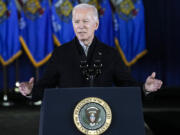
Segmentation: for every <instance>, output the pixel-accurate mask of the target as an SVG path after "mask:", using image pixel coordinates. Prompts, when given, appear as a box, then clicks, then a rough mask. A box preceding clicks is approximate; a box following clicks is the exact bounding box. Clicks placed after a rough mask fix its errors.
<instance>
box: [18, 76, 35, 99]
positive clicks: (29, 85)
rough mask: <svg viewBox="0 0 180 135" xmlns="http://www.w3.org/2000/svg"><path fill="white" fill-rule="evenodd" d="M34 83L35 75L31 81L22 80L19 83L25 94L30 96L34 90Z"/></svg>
mask: <svg viewBox="0 0 180 135" xmlns="http://www.w3.org/2000/svg"><path fill="white" fill-rule="evenodd" d="M33 85H34V77H32V78H31V79H30V80H29V82H22V83H20V84H19V91H20V93H21V94H22V95H23V96H28V95H30V94H31V92H32V88H33Z"/></svg>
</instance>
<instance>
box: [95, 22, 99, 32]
mask: <svg viewBox="0 0 180 135" xmlns="http://www.w3.org/2000/svg"><path fill="white" fill-rule="evenodd" d="M95 25H96V26H95V30H97V29H98V27H99V21H97V22H96V24H95Z"/></svg>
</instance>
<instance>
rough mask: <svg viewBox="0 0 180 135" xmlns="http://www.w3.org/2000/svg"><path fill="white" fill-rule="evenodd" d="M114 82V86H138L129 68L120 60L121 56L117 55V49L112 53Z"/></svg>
mask: <svg viewBox="0 0 180 135" xmlns="http://www.w3.org/2000/svg"><path fill="white" fill-rule="evenodd" d="M113 65H114V74H113V76H114V77H113V78H114V82H115V85H116V86H123V87H127V86H140V87H141V84H139V83H138V82H137V81H136V80H135V79H134V78H133V77H132V76H131V74H130V71H129V69H128V68H127V66H125V64H124V62H123V61H122V58H121V56H120V55H119V52H118V51H115V53H114V64H113Z"/></svg>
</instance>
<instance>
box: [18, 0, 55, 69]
mask: <svg viewBox="0 0 180 135" xmlns="http://www.w3.org/2000/svg"><path fill="white" fill-rule="evenodd" d="M20 6H21V8H22V10H21V11H20V21H19V24H20V27H19V28H20V41H21V45H22V46H23V48H24V50H25V52H26V54H27V56H28V57H29V59H30V61H31V62H32V64H33V65H34V66H35V67H40V66H42V65H43V64H44V63H46V62H47V61H48V60H49V58H50V56H51V52H52V51H53V49H54V45H53V39H52V25H51V19H50V17H51V14H50V13H51V12H50V3H49V2H48V0H40V1H37V0H32V1H23V0H20Z"/></svg>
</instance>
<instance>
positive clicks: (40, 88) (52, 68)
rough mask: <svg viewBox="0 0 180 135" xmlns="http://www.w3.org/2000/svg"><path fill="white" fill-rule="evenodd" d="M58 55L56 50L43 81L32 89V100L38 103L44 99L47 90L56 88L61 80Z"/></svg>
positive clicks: (40, 80) (38, 82)
mask: <svg viewBox="0 0 180 135" xmlns="http://www.w3.org/2000/svg"><path fill="white" fill-rule="evenodd" d="M57 68H58V53H57V51H56V50H55V51H54V52H53V54H52V57H51V58H50V60H49V62H48V64H47V67H46V69H45V72H44V73H43V76H42V78H41V79H39V80H38V81H37V83H35V84H34V87H33V89H32V100H33V101H37V100H41V99H42V98H43V94H44V89H45V88H54V87H56V85H57V81H58V80H59V74H58V70H57Z"/></svg>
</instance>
